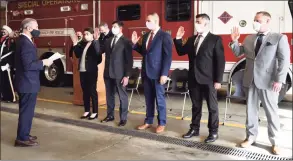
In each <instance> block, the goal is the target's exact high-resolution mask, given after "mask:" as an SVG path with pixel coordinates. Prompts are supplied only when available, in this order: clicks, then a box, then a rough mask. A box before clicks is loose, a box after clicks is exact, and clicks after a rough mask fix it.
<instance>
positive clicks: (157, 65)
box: [133, 29, 172, 79]
mask: <svg viewBox="0 0 293 161" xmlns="http://www.w3.org/2000/svg"><path fill="white" fill-rule="evenodd" d="M149 34H150V32H148V33H146V34H145V35H143V37H142V44H139V43H137V44H135V45H134V46H133V49H134V50H135V51H137V52H138V53H140V54H141V55H142V56H143V59H142V73H141V74H142V77H143V76H147V77H149V78H150V79H159V78H160V77H161V76H168V72H169V70H170V67H171V63H172V38H171V36H170V34H168V33H167V32H164V31H163V30H162V29H159V31H158V32H157V33H156V35H155V37H154V38H153V40H152V43H151V46H150V49H149V51H147V49H146V42H147V39H148V35H149Z"/></svg>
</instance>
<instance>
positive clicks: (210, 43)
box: [174, 32, 225, 84]
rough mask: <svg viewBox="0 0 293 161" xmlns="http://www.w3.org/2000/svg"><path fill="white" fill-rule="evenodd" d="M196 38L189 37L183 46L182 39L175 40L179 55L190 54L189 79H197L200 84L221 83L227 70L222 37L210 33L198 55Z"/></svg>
mask: <svg viewBox="0 0 293 161" xmlns="http://www.w3.org/2000/svg"><path fill="white" fill-rule="evenodd" d="M196 37H197V35H196V36H191V37H189V38H188V40H187V42H186V43H185V44H183V42H182V39H178V40H176V39H174V44H175V47H176V50H177V53H178V55H179V56H182V55H185V54H188V58H189V77H190V78H195V79H196V81H197V82H198V83H200V84H211V83H215V82H218V83H221V82H222V80H223V74H224V70H225V56H224V48H223V44H222V39H221V37H220V36H217V35H214V34H212V33H210V32H209V33H208V34H207V36H206V37H205V39H204V41H203V42H202V44H201V46H200V48H199V49H198V53H197V55H196V53H195V51H196V50H195V47H194V42H195V39H196ZM191 80H192V79H191ZM189 83H191V82H189Z"/></svg>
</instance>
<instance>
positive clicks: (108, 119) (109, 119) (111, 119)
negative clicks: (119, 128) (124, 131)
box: [101, 116, 114, 122]
mask: <svg viewBox="0 0 293 161" xmlns="http://www.w3.org/2000/svg"><path fill="white" fill-rule="evenodd" d="M110 121H114V117H113V116H112V117H108V116H107V117H106V118H104V120H102V121H101V122H110Z"/></svg>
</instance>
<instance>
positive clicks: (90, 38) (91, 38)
mask: <svg viewBox="0 0 293 161" xmlns="http://www.w3.org/2000/svg"><path fill="white" fill-rule="evenodd" d="M84 39H85V41H88V42H89V41H92V40H93V36H92V35H85V36H84Z"/></svg>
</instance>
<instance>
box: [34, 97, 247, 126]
mask: <svg viewBox="0 0 293 161" xmlns="http://www.w3.org/2000/svg"><path fill="white" fill-rule="evenodd" d="M37 100H38V101H44V102H52V103H60V104H68V105H73V103H72V102H66V101H58V100H51V99H44V98H38V99H37ZM99 109H107V108H106V106H99ZM115 111H119V109H117V108H116V109H115ZM129 113H131V114H137V115H145V114H146V113H145V112H141V111H135V110H131V111H129ZM167 118H172V119H176V120H182V118H181V117H179V116H172V115H167ZM183 120H185V121H191V118H189V117H185V118H183ZM200 122H202V123H208V120H201V121H200ZM219 124H220V125H222V124H223V123H222V122H220V123H219ZM225 126H229V127H237V128H245V125H243V124H234V123H227V122H226V123H225Z"/></svg>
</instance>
